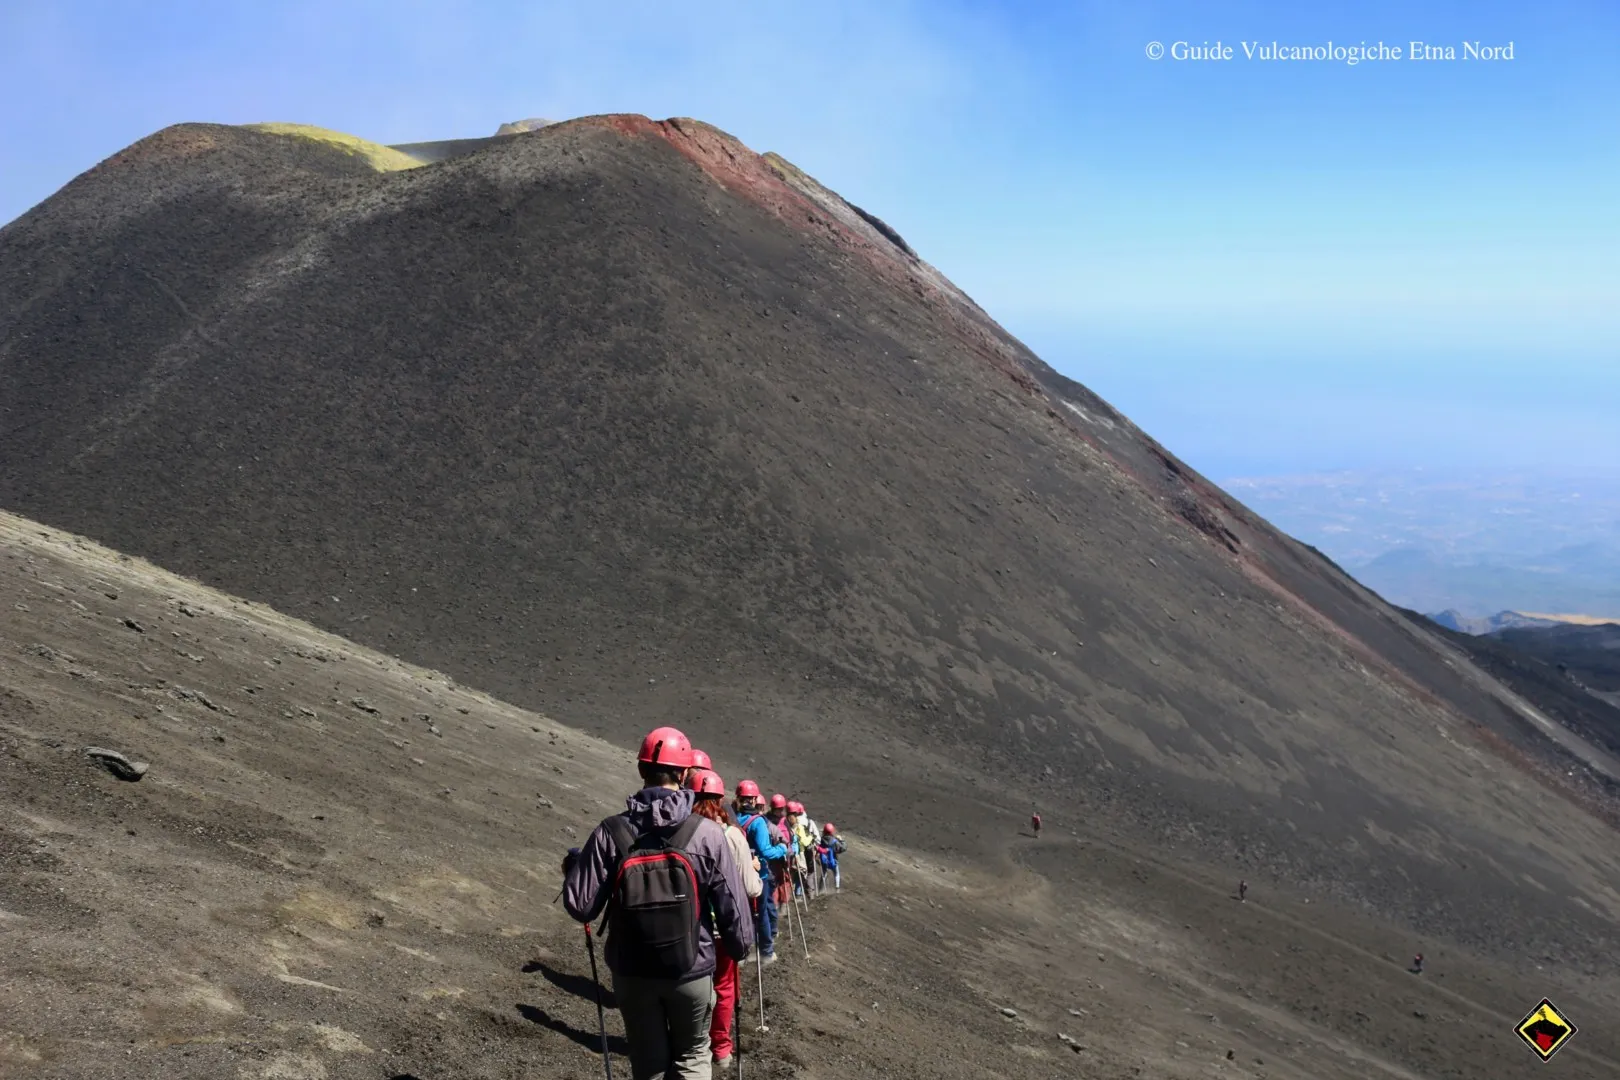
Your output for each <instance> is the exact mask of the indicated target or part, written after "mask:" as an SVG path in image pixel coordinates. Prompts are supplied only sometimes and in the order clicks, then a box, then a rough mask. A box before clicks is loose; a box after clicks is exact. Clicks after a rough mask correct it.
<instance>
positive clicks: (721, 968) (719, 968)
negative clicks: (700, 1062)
mask: <svg viewBox="0 0 1620 1080" xmlns="http://www.w3.org/2000/svg"><path fill="white" fill-rule="evenodd" d="M715 954H716V955H715V964H714V1019H713V1020H711V1021H710V1022H709V1051H710V1052H711V1053H712V1054H714V1056H715V1057H717V1058H727V1057H730V1056H731V1055H732V1054H733V1053H734V1052H736V1049H737V1048H736V1046H735V1045H734V1044H733V1043H732V1041H731V1021H732V1020H733V1019H735V1018H736V1015H737V961H735V960H733V959H732V958H731V957H730V956H728V955H726V950H725V948H724V947H719V948H716V949H715Z"/></svg>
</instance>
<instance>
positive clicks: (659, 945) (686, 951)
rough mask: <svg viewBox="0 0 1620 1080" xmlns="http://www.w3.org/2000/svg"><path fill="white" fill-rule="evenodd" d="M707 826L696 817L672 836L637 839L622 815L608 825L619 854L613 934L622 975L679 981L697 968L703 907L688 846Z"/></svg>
mask: <svg viewBox="0 0 1620 1080" xmlns="http://www.w3.org/2000/svg"><path fill="white" fill-rule="evenodd" d="M702 822H703V817H702V815H700V814H693V815H692V816H691V817H689V818H687V819H686V820H685V821H683V822H682V823H681V825H680V828H678V829H676V830H675V831H674V832H673V833H671V834H669V835H668V836H660V835H658V833H657V832H656V831H653V832H648V833H645V834H643V835H641V836H637V835H636V833H635V830H634V829H632V828H631V827H630V821H629V819H628V818H627V817H626V816H625V815H623V814H615V815H614V816H613V817H610V818H608V819H607V821H605V822H604V824H605V825H606V826H607V827H608V832H609V834H610V835H611V836H612V837H613V842H614V845H615V846H616V847H617V848H618V850H619V865H618V868H617V869H616V870H615V871H614V876H613V892H612V894H611V897H610V899H609V900H608V930H609V933H611V934H612V935H613V937H614V939H615V940H616V941H617V942H618V945H617V946H616V951H617V953H618V958H619V963H620V965H621V966H622V967H623V969H624V970H623V974H625V975H632V976H640V977H642V978H648V979H675V978H679V977H680V976H682V975H685V974H687V973H688V972H690V971H691V970H692V965H693V964H695V963H697V952H698V920H699V918H700V917H701V915H702V911H703V904H702V897H701V896H700V895H699V891H700V890H699V887H698V879H697V871H696V870H695V869H694V868H693V866H692V861H691V860H690V859H689V858H688V857H687V855H686V846H687V845H688V844H690V843H691V842H692V837H693V836H694V835H695V834H696V833H697V831H698V826H699V825H701V824H702Z"/></svg>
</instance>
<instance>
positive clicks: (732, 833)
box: [686, 769, 764, 1067]
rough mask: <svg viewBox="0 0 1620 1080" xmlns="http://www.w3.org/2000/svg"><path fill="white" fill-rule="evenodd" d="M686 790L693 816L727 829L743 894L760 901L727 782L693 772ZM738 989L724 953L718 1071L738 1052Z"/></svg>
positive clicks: (719, 966) (713, 1025)
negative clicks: (731, 817) (734, 1030)
mask: <svg viewBox="0 0 1620 1080" xmlns="http://www.w3.org/2000/svg"><path fill="white" fill-rule="evenodd" d="M686 786H687V787H689V788H691V789H692V791H693V793H694V794H696V796H697V801H696V802H695V803H694V804H693V806H692V813H694V814H702V815H703V816H704V817H706V818H708V819H709V820H710V821H712V822H714V823H715V824H716V825H719V826H721V827H722V828H724V829H725V831H726V841H727V842H728V843H729V844H730V845H731V856H732V858H733V859H735V860H736V863H737V869H738V870H739V871H740V872H741V874H742V884H743V891H744V892H746V893H747V894H748V898H749V900H751V901H752V900H756V899H758V897H759V894H760V893H761V892H763V891H764V887H763V886H762V885H761V883H760V880H759V859H757V858H756V857H755V856H754V854H753V852H751V851H749V850H748V840H747V838H746V837H744V836H743V834H742V830H741V829H739V828H737V826H735V825H733V824H731V823H730V822H729V821H728V820H727V812H726V805H725V798H726V785H725V781H723V780H721V779H720V776H719V774H717V773H716V772H714V770H712V769H693V770H692V775H691V777H689V778H688V779H687V781H686ZM737 987H738V966H737V961H735V960H733V959H732V958H731V957H729V956H727V955H726V954H725V953H724V952H722V953H720V954H719V955H718V956H716V957H715V968H714V1018H713V1019H712V1020H710V1021H709V1048H710V1051H711V1052H712V1053H713V1055H714V1064H715V1065H716V1067H724V1066H725V1065H726V1064H727V1063H729V1062H730V1061H731V1056H732V1054H733V1053H735V1052H736V1044H735V1043H734V1042H733V1041H732V1037H731V1025H732V1021H733V1019H735V1018H736V1015H737V996H738V993H737Z"/></svg>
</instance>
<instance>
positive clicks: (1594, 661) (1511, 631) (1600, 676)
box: [1491, 623, 1620, 693]
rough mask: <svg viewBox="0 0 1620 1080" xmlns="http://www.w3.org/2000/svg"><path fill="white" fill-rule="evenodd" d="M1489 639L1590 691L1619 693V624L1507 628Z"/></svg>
mask: <svg viewBox="0 0 1620 1080" xmlns="http://www.w3.org/2000/svg"><path fill="white" fill-rule="evenodd" d="M1491 636H1492V637H1494V638H1496V639H1497V640H1498V641H1501V642H1502V643H1503V644H1504V645H1507V646H1509V647H1511V648H1514V649H1518V650H1519V651H1521V652H1525V653H1529V654H1530V655H1532V656H1536V657H1539V658H1540V659H1542V660H1545V661H1546V662H1547V663H1549V664H1552V665H1553V666H1554V667H1556V668H1558V669H1559V671H1561V672H1564V673H1567V674H1568V675H1569V677H1570V678H1572V679H1575V680H1577V681H1579V682H1581V683H1582V684H1584V685H1585V686H1587V687H1590V688H1591V689H1593V690H1596V691H1599V692H1602V693H1616V692H1620V624H1616V623H1602V624H1599V625H1596V626H1582V625H1560V624H1554V625H1552V626H1546V627H1509V628H1505V629H1503V630H1499V631H1497V632H1496V633H1494V634H1492V635H1491Z"/></svg>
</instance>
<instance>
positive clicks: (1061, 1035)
mask: <svg viewBox="0 0 1620 1080" xmlns="http://www.w3.org/2000/svg"><path fill="white" fill-rule="evenodd" d="M1058 1038H1060V1039H1062V1040H1063V1041H1064V1042H1066V1043H1072V1042H1074V1040H1073V1039H1071V1038H1070V1037H1069V1036H1067V1035H1065V1034H1063V1032H1061V1031H1060V1032H1058Z"/></svg>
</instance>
